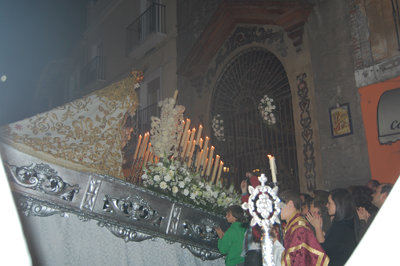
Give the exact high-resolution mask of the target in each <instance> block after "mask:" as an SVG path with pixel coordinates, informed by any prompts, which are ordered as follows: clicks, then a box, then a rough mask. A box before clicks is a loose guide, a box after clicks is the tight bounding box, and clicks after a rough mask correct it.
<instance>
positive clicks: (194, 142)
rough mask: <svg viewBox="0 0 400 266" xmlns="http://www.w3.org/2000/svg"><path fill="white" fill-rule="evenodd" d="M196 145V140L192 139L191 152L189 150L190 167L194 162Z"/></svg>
mask: <svg viewBox="0 0 400 266" xmlns="http://www.w3.org/2000/svg"><path fill="white" fill-rule="evenodd" d="M195 145H196V141H195V140H193V141H192V145H190V152H189V161H188V167H190V165H191V164H192V157H193V152H194V146H195Z"/></svg>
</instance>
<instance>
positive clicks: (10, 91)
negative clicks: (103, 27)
mask: <svg viewBox="0 0 400 266" xmlns="http://www.w3.org/2000/svg"><path fill="white" fill-rule="evenodd" d="M89 1H90V0H0V34H1V37H0V125H3V124H6V123H10V122H14V121H19V120H22V119H24V118H27V117H30V116H32V115H34V113H33V111H32V103H31V99H32V97H33V95H34V90H35V87H36V84H37V82H38V79H39V77H40V73H41V71H42V69H43V68H44V67H45V66H46V64H47V63H48V62H51V61H53V60H58V59H63V58H66V57H68V56H69V54H70V52H71V51H72V48H73V47H74V45H75V44H76V43H77V41H78V40H80V39H82V36H83V32H84V29H85V26H86V6H87V3H88V2H89ZM4 75H5V76H7V79H6V81H5V82H4ZM2 76H3V78H1V77H2Z"/></svg>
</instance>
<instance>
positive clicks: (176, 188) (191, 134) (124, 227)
mask: <svg viewBox="0 0 400 266" xmlns="http://www.w3.org/2000/svg"><path fill="white" fill-rule="evenodd" d="M142 78H143V77H142V74H141V73H140V72H138V71H134V72H132V73H131V75H130V76H129V77H128V78H126V79H123V80H121V81H119V82H117V83H114V84H112V85H110V86H108V87H106V88H104V89H102V90H99V91H96V92H94V93H92V94H90V95H88V96H86V97H83V98H81V99H77V100H75V101H73V102H71V103H68V104H66V105H63V106H61V107H58V108H56V109H53V110H51V111H49V112H45V113H41V114H38V115H36V116H34V117H31V118H28V119H25V120H22V121H19V122H15V123H12V124H9V125H6V126H4V127H3V128H2V129H1V142H0V145H1V156H2V160H3V164H4V166H5V170H6V173H7V176H8V178H9V181H10V185H11V189H12V191H13V193H14V195H15V198H16V201H17V206H18V208H19V210H20V211H21V212H22V213H23V214H25V215H27V216H38V217H48V216H52V215H55V214H60V215H65V214H75V215H76V216H78V217H79V218H80V219H81V220H82V221H87V220H95V221H97V224H98V225H99V226H100V227H104V228H106V229H108V230H109V231H110V232H111V233H112V234H114V235H115V236H117V237H119V238H122V239H124V240H125V241H126V242H130V241H136V242H140V241H143V240H146V239H154V238H164V239H166V240H168V241H171V242H178V243H181V245H182V247H183V248H186V249H188V250H189V251H190V252H191V253H192V254H193V255H195V256H196V257H200V258H201V259H203V260H213V259H216V258H220V257H222V255H221V254H220V253H219V252H218V249H217V240H218V236H217V234H216V232H215V230H214V228H215V227H216V226H221V225H224V224H225V225H226V221H225V218H224V215H225V209H226V207H228V206H230V205H232V204H238V205H240V204H241V202H240V193H239V192H237V191H234V189H233V186H226V184H225V183H224V182H223V180H222V177H221V175H222V172H223V171H224V162H223V158H221V156H220V155H218V154H216V149H215V147H214V146H212V145H210V143H211V140H210V138H209V137H208V136H203V134H202V133H203V126H202V125H199V126H198V128H196V127H192V128H191V125H190V122H191V121H190V119H189V118H186V119H185V118H184V111H185V108H184V107H183V106H181V105H177V103H176V96H177V91H176V92H175V95H174V97H172V98H167V99H165V100H163V101H161V102H160V103H159V107H160V108H161V115H160V117H152V118H151V119H152V123H151V130H150V132H146V133H144V134H143V135H139V136H138V138H137V142H136V143H137V144H136V149H135V152H134V155H133V158H132V162H131V163H130V167H129V169H128V170H126V169H125V170H123V169H122V164H123V156H122V152H121V150H122V149H123V147H124V146H125V145H126V144H127V142H128V141H129V140H130V137H131V133H132V128H129V127H126V126H125V121H126V118H127V117H132V116H134V115H135V111H136V107H137V99H136V95H135V92H134V88H137V87H138V86H139V84H140V81H141V80H142ZM270 163H271V172H272V177H273V178H274V180H273V181H274V183H273V184H275V185H274V186H272V188H271V187H269V186H267V185H266V183H267V182H266V181H267V180H266V178H265V176H263V175H262V176H261V177H260V182H261V185H260V186H258V187H257V188H253V187H250V193H251V197H250V199H251V201H249V203H245V204H244V205H243V207H244V208H245V209H247V210H249V212H250V214H251V215H253V219H252V222H251V224H252V225H255V224H259V225H260V226H261V227H263V228H264V229H265V231H268V229H269V227H270V226H271V225H272V224H273V223H275V222H279V219H278V218H277V217H278V214H279V208H278V204H277V203H278V202H279V199H278V198H277V196H276V195H277V186H276V167H275V166H274V158H273V157H272V156H270ZM256 202H257V204H255V203H256ZM256 205H257V206H256ZM263 241H264V242H263V249H264V250H263V252H264V254H265V255H267V254H268V256H264V257H265V258H266V259H267V260H268V261H265V263H268V264H270V263H271V262H270V261H269V259H268V258H270V257H271V256H269V255H270V254H271V253H270V252H271V243H270V242H269V241H270V240H269V239H268V237H267V238H264V240H263Z"/></svg>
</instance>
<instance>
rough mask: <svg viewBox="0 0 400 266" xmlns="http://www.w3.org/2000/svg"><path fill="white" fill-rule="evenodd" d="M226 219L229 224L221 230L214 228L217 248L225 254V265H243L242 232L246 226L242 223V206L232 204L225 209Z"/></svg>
mask: <svg viewBox="0 0 400 266" xmlns="http://www.w3.org/2000/svg"><path fill="white" fill-rule="evenodd" d="M225 217H226V220H227V221H228V223H230V224H231V226H230V227H229V228H228V230H226V232H223V231H222V229H221V228H220V227H218V228H216V229H215V230H216V232H217V234H218V237H219V239H218V249H219V251H220V252H221V253H222V254H224V255H226V258H225V265H244V257H241V253H242V250H243V239H244V233H245V232H246V228H247V226H246V225H245V224H244V223H245V222H246V218H245V216H244V212H243V209H242V207H240V206H239V205H232V206H229V207H228V208H227V209H226V216H225Z"/></svg>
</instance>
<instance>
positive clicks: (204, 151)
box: [133, 119, 224, 183]
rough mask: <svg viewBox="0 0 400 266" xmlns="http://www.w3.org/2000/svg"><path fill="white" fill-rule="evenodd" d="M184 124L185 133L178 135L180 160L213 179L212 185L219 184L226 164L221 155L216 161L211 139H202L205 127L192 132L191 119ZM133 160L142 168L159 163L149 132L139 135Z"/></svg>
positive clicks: (211, 180) (183, 122)
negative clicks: (210, 144)
mask: <svg viewBox="0 0 400 266" xmlns="http://www.w3.org/2000/svg"><path fill="white" fill-rule="evenodd" d="M182 124H183V131H182V132H179V135H178V146H177V149H178V150H179V155H178V157H179V158H178V159H180V160H181V161H182V162H184V163H186V164H187V166H188V167H192V169H193V170H195V171H196V172H199V173H200V175H201V176H206V177H207V179H209V178H210V177H211V179H210V182H211V183H214V182H219V181H220V178H221V174H222V170H223V167H224V162H223V161H222V160H220V156H219V155H216V156H215V159H214V151H215V147H214V146H211V147H208V145H209V141H210V138H209V137H208V136H206V137H205V141H204V140H203V138H202V137H201V133H202V131H203V126H202V125H200V126H199V129H198V130H197V129H196V128H193V129H192V130H190V129H189V126H190V119H186V121H182ZM196 131H197V135H196ZM195 136H196V138H195ZM133 160H134V162H139V163H142V165H141V166H143V165H147V163H157V162H158V161H159V158H158V157H157V156H155V155H154V153H153V152H152V146H151V143H150V133H149V132H146V133H145V134H144V137H142V135H139V138H138V143H137V145H136V150H135V153H134V156H133Z"/></svg>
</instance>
